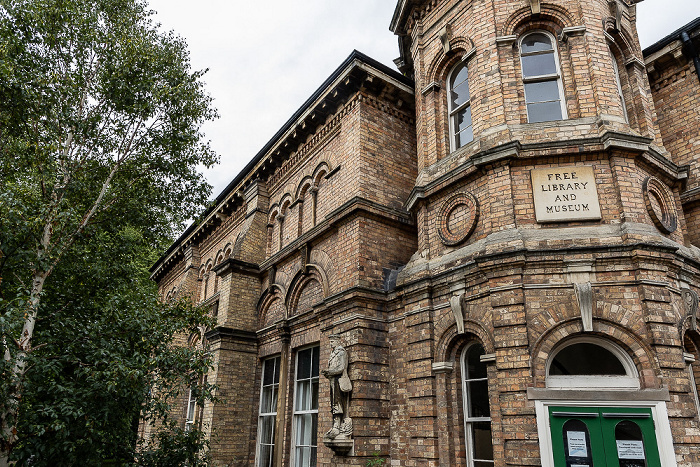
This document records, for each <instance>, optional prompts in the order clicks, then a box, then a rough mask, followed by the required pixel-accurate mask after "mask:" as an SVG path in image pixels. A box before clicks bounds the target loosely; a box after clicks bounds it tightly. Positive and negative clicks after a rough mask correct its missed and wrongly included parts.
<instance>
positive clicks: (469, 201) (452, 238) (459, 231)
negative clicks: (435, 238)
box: [438, 193, 479, 246]
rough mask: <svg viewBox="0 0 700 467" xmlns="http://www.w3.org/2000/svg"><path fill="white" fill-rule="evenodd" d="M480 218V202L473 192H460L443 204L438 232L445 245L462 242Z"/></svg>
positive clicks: (439, 215) (439, 216)
mask: <svg viewBox="0 0 700 467" xmlns="http://www.w3.org/2000/svg"><path fill="white" fill-rule="evenodd" d="M478 220H479V202H478V201H477V199H476V198H475V197H474V195H472V194H471V193H458V194H456V195H454V196H453V197H452V198H450V199H448V200H447V201H446V202H445V204H443V205H442V208H441V209H440V212H439V214H438V234H439V235H440V239H441V240H442V242H443V243H444V244H445V245H448V246H452V245H457V244H459V243H462V242H463V241H464V240H466V239H467V237H469V236H470V235H471V234H472V232H473V231H474V228H475V227H476V223H477V221H478Z"/></svg>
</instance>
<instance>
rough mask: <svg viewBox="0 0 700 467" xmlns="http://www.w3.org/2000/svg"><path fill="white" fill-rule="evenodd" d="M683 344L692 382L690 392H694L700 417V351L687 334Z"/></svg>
mask: <svg viewBox="0 0 700 467" xmlns="http://www.w3.org/2000/svg"><path fill="white" fill-rule="evenodd" d="M683 346H684V348H685V352H683V357H684V359H685V363H686V365H687V371H688V380H689V382H690V392H691V393H692V394H693V402H695V410H696V412H697V413H698V416H699V417H700V396H699V395H698V394H699V393H700V391H699V390H698V388H699V387H700V362H699V361H698V358H699V357H700V352H698V348H697V347H696V345H695V342H693V339H691V338H690V336H689V335H688V334H686V336H685V339H683Z"/></svg>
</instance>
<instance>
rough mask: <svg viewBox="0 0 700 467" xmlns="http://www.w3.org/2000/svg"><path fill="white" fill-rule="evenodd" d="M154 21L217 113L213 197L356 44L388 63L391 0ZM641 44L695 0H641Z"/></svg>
mask: <svg viewBox="0 0 700 467" xmlns="http://www.w3.org/2000/svg"><path fill="white" fill-rule="evenodd" d="M149 3H150V5H151V8H152V9H153V10H156V11H157V12H158V13H157V15H155V20H156V21H158V22H160V23H161V24H162V27H163V28H164V29H166V30H169V29H172V30H175V31H176V32H177V33H178V34H179V35H181V36H182V37H184V38H185V40H186V41H187V44H188V45H189V50H190V54H191V61H192V66H193V68H194V69H204V68H208V69H209V72H208V73H207V74H206V75H205V76H204V81H205V82H206V89H207V92H208V93H209V94H210V95H211V96H212V97H213V98H214V106H215V107H216V108H217V109H218V111H219V114H220V118H219V119H218V120H216V121H214V122H210V123H207V124H206V125H205V127H204V129H203V130H204V132H205V133H206V137H207V139H209V140H211V144H212V147H213V148H214V150H215V151H216V152H217V153H218V154H219V155H220V156H221V163H220V164H219V165H218V166H216V167H214V168H213V169H210V170H207V171H205V175H206V177H207V179H208V180H209V183H211V184H212V185H213V186H214V190H213V193H212V196H213V197H215V196H217V195H218V194H219V193H220V192H221V191H222V190H223V189H224V188H225V187H226V185H228V183H229V182H230V181H231V180H232V179H233V178H234V177H235V176H236V174H238V172H239V171H240V170H241V169H242V168H243V167H244V166H245V164H247V163H248V161H250V160H251V159H252V158H253V157H254V156H255V154H257V153H258V151H259V150H260V149H261V148H262V147H263V146H264V145H265V143H267V141H268V140H269V139H270V138H271V137H272V136H273V135H274V134H275V133H276V132H277V130H279V129H280V128H281V126H282V125H283V124H284V122H286V121H287V119H289V117H291V115H292V114H293V113H294V112H295V111H296V110H297V109H298V108H299V107H300V106H301V104H303V103H304V101H305V100H306V99H307V98H308V97H309V96H310V95H311V94H312V93H313V92H314V91H315V90H316V88H318V87H319V86H320V85H321V84H322V83H323V81H324V80H325V79H326V78H327V77H328V76H329V75H330V74H331V73H332V72H333V70H335V69H336V68H337V67H338V66H339V65H340V64H341V63H342V62H343V60H345V58H346V57H347V56H348V55H350V53H351V52H352V50H353V49H357V50H359V51H360V52H363V53H365V54H366V55H369V56H370V57H372V58H374V59H376V60H379V61H380V62H382V63H384V64H386V65H388V66H390V67H391V68H394V65H393V62H392V60H393V59H394V58H396V57H398V55H399V52H398V39H397V38H396V36H394V35H393V34H392V33H391V31H389V23H390V21H391V17H392V14H393V11H394V7H395V5H396V3H397V2H396V0H351V1H344V0H343V1H341V0H296V1H289V0H266V1H257V2H256V1H251V0H245V1H243V0H199V1H197V2H192V1H185V0H150V1H149ZM637 15H638V22H637V28H638V30H639V34H640V39H641V43H642V47H647V46H649V45H651V44H653V43H654V42H656V41H658V40H659V39H661V38H663V37H665V36H666V35H668V34H669V33H671V32H673V31H674V30H676V29H678V28H679V27H681V26H683V25H684V24H687V23H689V22H690V21H692V20H693V19H695V18H697V17H698V16H700V0H644V1H643V2H642V3H640V4H639V5H638V6H637Z"/></svg>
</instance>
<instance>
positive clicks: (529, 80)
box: [518, 29, 569, 123]
mask: <svg viewBox="0 0 700 467" xmlns="http://www.w3.org/2000/svg"><path fill="white" fill-rule="evenodd" d="M532 34H544V35H545V36H547V37H549V39H550V41H551V44H552V55H554V67H555V68H556V72H555V73H554V74H548V75H537V76H528V77H526V76H525V69H524V68H523V41H524V40H525V39H526V38H527V37H528V36H530V35H532ZM545 53H549V51H547V52H535V53H530V54H528V56H530V55H536V54H545ZM518 55H519V56H520V72H521V78H522V80H523V96H524V97H525V115H527V121H528V122H530V114H529V113H528V110H527V96H525V84H526V83H538V82H545V81H554V80H556V81H557V89H558V90H559V105H560V107H561V120H566V119H568V118H569V115H568V112H567V111H566V98H565V96H564V84H563V82H562V77H561V64H560V63H559V49H558V47H557V38H556V37H554V36H553V35H552V34H551V33H550V32H548V31H545V30H542V29H535V30H532V31H528V32H527V33H525V34H523V35H522V36H521V37H520V40H519V41H518ZM558 121H560V120H546V121H544V122H535V123H546V122H558Z"/></svg>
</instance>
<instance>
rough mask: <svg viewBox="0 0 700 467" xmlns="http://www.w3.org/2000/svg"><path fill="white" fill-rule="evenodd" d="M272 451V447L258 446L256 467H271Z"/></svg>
mask: <svg viewBox="0 0 700 467" xmlns="http://www.w3.org/2000/svg"><path fill="white" fill-rule="evenodd" d="M272 450H273V446H260V458H259V459H258V467H272Z"/></svg>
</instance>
